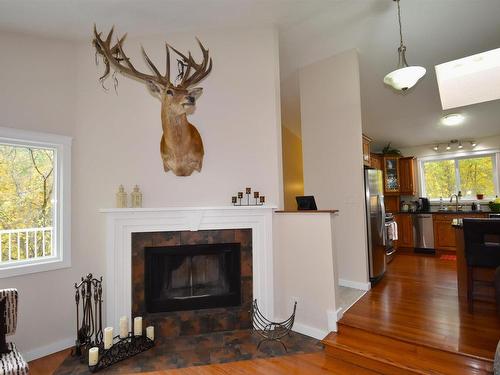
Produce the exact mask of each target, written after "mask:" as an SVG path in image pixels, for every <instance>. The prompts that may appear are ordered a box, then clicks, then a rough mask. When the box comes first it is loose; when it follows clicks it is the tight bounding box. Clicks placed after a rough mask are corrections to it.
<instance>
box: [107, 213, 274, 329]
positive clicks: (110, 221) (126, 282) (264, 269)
mask: <svg viewBox="0 0 500 375" xmlns="http://www.w3.org/2000/svg"><path fill="white" fill-rule="evenodd" d="M275 209H276V207H273V206H241V207H238V206H222V207H167V208H116V209H101V210H100V212H101V213H103V214H104V215H105V217H106V281H105V290H104V292H105V299H104V301H105V304H106V325H107V326H114V327H119V318H120V316H124V315H126V316H128V317H129V321H131V318H132V317H131V311H132V280H131V277H132V263H131V261H132V233H137V232H163V231H185V230H189V231H198V230H214V229H244V228H249V229H252V252H253V254H252V258H253V296H254V298H257V299H258V300H259V307H261V309H262V311H263V313H264V314H265V315H266V316H269V317H274V309H273V301H274V296H273V285H274V282H273V239H272V225H273V224H272V214H273V211H274V210H275Z"/></svg>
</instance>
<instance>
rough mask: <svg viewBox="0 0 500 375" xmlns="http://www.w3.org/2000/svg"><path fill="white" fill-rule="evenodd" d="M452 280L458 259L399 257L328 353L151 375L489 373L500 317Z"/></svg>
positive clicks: (351, 313)
mask: <svg viewBox="0 0 500 375" xmlns="http://www.w3.org/2000/svg"><path fill="white" fill-rule="evenodd" d="M456 283H457V282H456V262H455V261H453V260H445V259H439V258H438V257H429V256H419V255H413V254H408V255H403V254H398V256H396V257H395V259H394V261H393V262H392V263H391V264H390V265H389V267H388V271H387V274H386V277H384V279H383V280H382V281H381V282H380V283H379V284H378V285H376V286H375V287H374V288H373V289H372V290H371V291H369V292H368V293H366V294H365V295H364V296H363V297H362V298H361V299H360V300H359V301H358V302H357V303H356V304H355V305H354V306H352V307H351V308H350V309H349V310H348V311H347V312H346V313H345V314H344V317H343V318H342V320H341V321H340V322H339V332H338V333H332V334H330V335H329V336H328V337H327V338H326V339H325V340H324V342H325V344H326V351H325V352H319V353H312V354H298V355H289V356H283V357H276V358H269V359H256V360H250V361H240V362H231V363H225V364H216V365H208V366H199V367H189V368H183V369H178V370H166V371H159V372H153V373H151V372H150V373H149V374H150V375H226V374H235V375H247V374H266V375H285V374H295V375H299V374H300V375H323V374H349V375H355V374H359V375H373V374H394V375H396V374H397V375H401V374H475V375H479V374H490V373H491V367H492V358H493V355H494V351H495V347H496V344H497V342H498V340H499V339H500V318H499V317H498V315H497V314H496V310H495V306H494V305H492V304H484V303H483V304H481V303H477V304H476V305H475V311H474V313H473V314H469V313H468V312H467V307H466V306H465V305H461V304H460V302H459V300H458V295H457V284H456ZM66 355H67V352H62V353H58V354H55V355H52V356H49V357H46V358H42V359H40V360H37V361H34V362H32V363H30V366H31V374H34V375H38V374H50V373H52V370H53V369H55V368H57V367H58V366H59V364H60V362H61V358H64V357H65V356H66Z"/></svg>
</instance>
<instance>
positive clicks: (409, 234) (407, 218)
mask: <svg viewBox="0 0 500 375" xmlns="http://www.w3.org/2000/svg"><path fill="white" fill-rule="evenodd" d="M395 220H396V223H397V224H398V241H397V247H398V248H401V247H407V248H408V247H413V218H412V215H411V214H399V215H396V217H395Z"/></svg>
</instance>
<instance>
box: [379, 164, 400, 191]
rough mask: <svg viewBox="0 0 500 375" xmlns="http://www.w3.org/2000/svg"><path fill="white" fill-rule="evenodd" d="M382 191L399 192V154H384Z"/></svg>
mask: <svg viewBox="0 0 500 375" xmlns="http://www.w3.org/2000/svg"><path fill="white" fill-rule="evenodd" d="M382 160H383V168H384V169H383V171H384V193H386V194H399V162H398V161H399V156H384V157H383V158H382Z"/></svg>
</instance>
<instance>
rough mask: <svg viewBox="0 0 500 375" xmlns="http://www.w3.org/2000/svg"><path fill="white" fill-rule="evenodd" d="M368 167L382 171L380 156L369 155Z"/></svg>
mask: <svg viewBox="0 0 500 375" xmlns="http://www.w3.org/2000/svg"><path fill="white" fill-rule="evenodd" d="M370 165H371V167H372V168H375V169H379V170H382V156H380V155H377V154H373V153H371V154H370Z"/></svg>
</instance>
